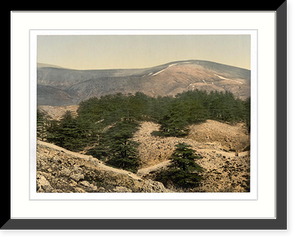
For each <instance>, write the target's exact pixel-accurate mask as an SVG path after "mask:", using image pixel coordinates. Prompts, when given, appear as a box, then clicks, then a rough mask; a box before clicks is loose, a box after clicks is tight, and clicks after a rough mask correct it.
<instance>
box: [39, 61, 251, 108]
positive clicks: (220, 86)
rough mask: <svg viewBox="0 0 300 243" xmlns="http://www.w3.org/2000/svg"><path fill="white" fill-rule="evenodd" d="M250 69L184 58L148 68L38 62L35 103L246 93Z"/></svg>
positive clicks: (48, 103) (244, 95)
mask: <svg viewBox="0 0 300 243" xmlns="http://www.w3.org/2000/svg"><path fill="white" fill-rule="evenodd" d="M250 73H251V72H250V70H247V69H242V68H237V67H233V66H228V65H224V64H219V63H214V62H209V61H200V60H188V61H177V62H171V63H167V64H163V65H159V66H155V67H151V68H142V69H109V70H73V69H64V68H58V67H47V66H46V65H44V66H43V65H42V66H41V65H39V66H38V70H37V79H38V80H37V83H38V105H54V106H63V105H74V104H78V103H79V102H80V101H82V100H86V99H88V98H91V97H100V96H103V95H106V94H114V93H118V92H121V93H124V94H126V93H135V92H143V93H145V94H146V95H149V96H153V97H157V96H170V95H171V96H174V95H176V94H178V93H182V92H184V91H187V90H195V89H198V90H206V91H208V92H210V91H215V90H216V91H224V92H225V91H230V92H232V93H233V94H234V95H235V97H239V98H241V99H246V98H247V97H249V96H250V78H251V77H250Z"/></svg>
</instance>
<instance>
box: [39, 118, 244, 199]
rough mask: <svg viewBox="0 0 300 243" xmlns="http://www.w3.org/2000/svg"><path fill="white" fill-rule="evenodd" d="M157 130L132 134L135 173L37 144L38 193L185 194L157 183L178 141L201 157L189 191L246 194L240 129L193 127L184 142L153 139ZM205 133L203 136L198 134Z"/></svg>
mask: <svg viewBox="0 0 300 243" xmlns="http://www.w3.org/2000/svg"><path fill="white" fill-rule="evenodd" d="M158 129H159V125H158V124H155V123H153V122H142V123H141V126H140V128H139V130H138V131H137V132H136V134H135V135H134V138H133V140H135V141H137V142H138V143H139V144H140V145H139V148H138V150H139V155H140V158H141V166H140V168H139V170H138V172H137V173H136V174H134V173H131V172H129V171H126V170H121V169H117V168H112V167H110V166H107V165H105V164H104V163H102V161H100V160H98V159H96V158H93V157H92V156H87V155H84V154H80V153H75V152H71V151H68V150H66V149H63V148H61V147H58V146H56V145H53V144H50V143H46V142H42V141H37V192H40V193H43V192H54V193H66V192H67V193H86V192H88V193H104V192H113V193H114V192H122V193H124V192H146V193H153V192H161V193H166V192H183V191H182V190H180V189H178V188H165V186H164V185H163V184H162V183H161V182H158V181H155V177H156V174H157V173H158V172H160V171H161V170H164V169H167V166H168V165H169V164H170V163H171V162H170V160H169V159H170V156H171V154H172V153H173V151H174V149H175V145H176V144H177V143H179V142H185V143H187V144H189V145H191V146H192V148H193V149H194V150H195V151H196V153H197V155H198V156H200V158H201V159H199V160H197V161H196V163H198V164H199V165H200V166H201V167H202V168H204V171H203V172H202V174H201V176H202V178H203V180H202V182H201V184H200V186H199V187H196V188H194V189H191V190H189V192H249V190H250V151H249V150H247V148H249V145H250V141H249V134H247V132H246V131H245V129H243V128H242V127H241V126H239V125H237V126H235V127H234V126H230V125H226V124H223V123H218V122H215V121H207V122H206V123H204V124H200V125H195V126H193V127H191V132H190V134H189V136H188V137H187V138H175V137H169V138H163V137H156V136H153V135H151V133H152V132H153V131H154V130H158ZM204 132H205V134H206V136H199V134H201V133H204ZM216 134H218V136H216ZM197 138H198V139H197ZM200 138H202V139H200ZM241 146H242V147H243V148H246V150H245V149H244V150H243V149H242V147H241Z"/></svg>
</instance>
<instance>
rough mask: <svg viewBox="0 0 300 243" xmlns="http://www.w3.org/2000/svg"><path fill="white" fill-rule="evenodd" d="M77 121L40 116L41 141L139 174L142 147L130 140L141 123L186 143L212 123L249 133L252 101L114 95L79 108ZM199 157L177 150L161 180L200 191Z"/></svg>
mask: <svg viewBox="0 0 300 243" xmlns="http://www.w3.org/2000/svg"><path fill="white" fill-rule="evenodd" d="M77 112H78V116H76V117H73V116H72V114H71V112H69V111H68V112H66V113H65V114H64V116H63V118H62V119H61V120H60V121H55V120H50V119H48V118H47V117H46V116H45V114H43V113H42V112H41V111H39V110H38V111H37V136H38V137H39V138H40V139H42V140H46V141H48V142H51V143H54V144H56V145H58V146H61V147H64V148H66V149H68V150H72V151H75V152H78V151H82V150H85V151H86V153H87V154H89V155H92V156H94V157H96V158H98V159H101V160H103V161H105V163H107V164H109V165H111V166H114V167H118V168H122V169H126V170H129V171H132V172H136V171H137V168H138V166H139V156H138V151H137V146H138V144H137V143H136V142H134V141H132V140H131V138H132V137H133V134H134V132H136V131H137V129H138V127H139V121H153V122H156V123H159V124H160V125H161V127H160V130H159V131H155V132H153V135H155V136H165V137H170V136H172V137H184V136H185V135H187V134H188V129H187V127H188V125H189V124H196V123H201V122H205V121H206V120H207V119H212V120H217V121H222V122H228V123H235V122H245V123H246V124H247V126H248V129H249V131H250V100H249V99H248V100H246V101H243V100H240V99H236V98H234V96H233V95H232V93H229V92H226V93H223V92H210V93H207V92H205V91H198V90H195V91H188V92H184V93H182V94H178V95H176V97H157V98H154V97H149V96H147V95H145V94H143V93H140V92H138V93H136V94H134V95H133V94H127V95H125V94H121V93H118V94H114V95H106V96H103V97H101V98H91V99H89V100H86V101H82V102H81V103H80V104H79V108H78V111H77ZM195 159H198V157H197V156H196V155H195V154H194V151H193V150H191V149H190V148H189V146H188V145H186V144H178V146H177V147H176V150H175V152H174V154H173V156H172V161H173V163H172V165H171V166H170V167H169V169H168V170H167V171H165V172H164V173H161V174H159V175H158V178H157V180H160V181H162V182H163V183H167V182H166V180H170V178H171V179H172V178H173V179H174V180H173V182H174V183H173V184H174V185H177V186H180V187H192V186H195V185H196V184H197V183H198V182H199V180H200V177H199V176H197V175H198V174H199V173H198V172H200V171H201V168H200V167H199V166H197V164H196V163H195Z"/></svg>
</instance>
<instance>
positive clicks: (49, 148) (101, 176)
mask: <svg viewBox="0 0 300 243" xmlns="http://www.w3.org/2000/svg"><path fill="white" fill-rule="evenodd" d="M36 178H37V192H40V193H44V192H47V193H49V192H50V193H51V192H52V193H66V192H68V193H87V192H88V193H103V192H123V193H124V192H171V191H170V190H168V189H166V188H165V187H164V185H163V184H162V183H160V182H157V181H152V180H150V179H145V180H144V179H142V178H140V177H139V176H137V175H135V174H133V173H131V172H128V171H124V170H120V169H116V168H112V167H108V166H106V165H104V164H102V163H101V161H99V160H97V159H95V158H93V157H91V156H86V155H82V154H78V153H74V152H71V151H68V150H66V149H63V148H61V147H58V146H55V145H53V144H49V143H46V142H42V141H37V175H36Z"/></svg>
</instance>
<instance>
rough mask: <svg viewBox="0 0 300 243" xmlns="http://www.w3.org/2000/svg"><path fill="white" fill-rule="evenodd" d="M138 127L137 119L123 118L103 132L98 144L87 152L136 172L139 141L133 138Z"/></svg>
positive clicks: (111, 163)
mask: <svg viewBox="0 0 300 243" xmlns="http://www.w3.org/2000/svg"><path fill="white" fill-rule="evenodd" d="M137 128H138V123H137V122H136V121H135V120H133V119H130V118H123V119H122V120H121V121H118V122H116V123H115V124H113V125H112V127H110V128H109V129H107V130H106V131H105V132H104V133H102V136H101V138H100V139H99V141H98V145H96V146H95V147H93V148H92V149H90V150H89V151H88V153H87V154H90V155H93V156H94V157H96V158H98V159H104V160H106V163H107V164H109V165H112V166H114V167H117V168H122V169H125V170H129V171H132V172H136V171H137V167H138V166H139V161H140V159H139V156H138V151H137V146H138V143H136V142H134V141H132V140H131V138H132V137H133V134H134V132H135V131H136V130H137Z"/></svg>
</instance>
